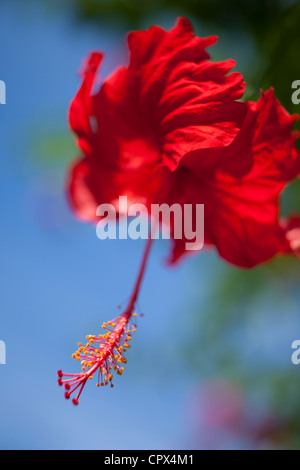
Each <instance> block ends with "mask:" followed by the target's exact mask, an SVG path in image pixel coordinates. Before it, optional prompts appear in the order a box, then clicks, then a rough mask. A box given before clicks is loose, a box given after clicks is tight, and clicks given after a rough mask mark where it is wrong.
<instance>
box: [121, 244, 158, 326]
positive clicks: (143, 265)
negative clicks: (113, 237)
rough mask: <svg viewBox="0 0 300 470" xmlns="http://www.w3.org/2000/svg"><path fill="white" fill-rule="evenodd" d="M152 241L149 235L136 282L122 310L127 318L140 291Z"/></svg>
mask: <svg viewBox="0 0 300 470" xmlns="http://www.w3.org/2000/svg"><path fill="white" fill-rule="evenodd" d="M152 243H153V239H152V238H151V237H150V238H149V239H148V241H147V244H146V248H145V251H144V255H143V258H142V262H141V266H140V270H139V273H138V277H137V279H136V282H135V285H134V288H133V291H132V294H131V297H130V300H129V302H128V305H127V307H126V309H125V311H124V312H123V316H124V317H127V318H128V319H129V318H130V317H131V315H132V312H133V309H134V306H135V303H136V301H137V298H138V295H139V291H140V287H141V283H142V280H143V277H144V274H145V269H146V265H147V261H148V258H149V253H150V250H151V246H152Z"/></svg>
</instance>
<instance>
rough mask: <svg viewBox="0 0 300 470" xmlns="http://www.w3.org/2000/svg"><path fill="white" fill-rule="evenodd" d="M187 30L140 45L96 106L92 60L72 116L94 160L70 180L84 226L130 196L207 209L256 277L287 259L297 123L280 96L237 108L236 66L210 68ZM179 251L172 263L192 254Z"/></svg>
mask: <svg viewBox="0 0 300 470" xmlns="http://www.w3.org/2000/svg"><path fill="white" fill-rule="evenodd" d="M215 41H216V38H215V37H210V38H205V39H201V38H197V37H196V36H195V35H194V32H193V28H192V26H191V24H190V23H189V22H188V21H187V20H186V19H183V18H181V19H180V20H179V21H178V23H177V25H176V26H175V27H174V28H173V29H172V30H171V31H169V32H166V31H164V30H163V29H161V28H158V27H156V26H155V27H152V28H150V29H149V30H148V31H141V32H134V33H130V34H129V36H128V44H129V49H130V63H129V65H128V67H121V68H119V69H118V70H117V71H116V72H115V73H114V74H113V75H112V76H111V77H109V78H108V79H107V80H106V81H105V82H104V83H103V84H102V86H101V88H100V90H99V91H98V92H95V94H93V86H94V82H95V79H96V75H97V70H98V67H99V65H100V63H101V60H102V55H101V54H100V53H93V54H91V55H90V57H89V58H88V60H87V62H86V64H85V66H84V69H83V72H82V76H83V83H82V86H81V88H80V90H79V92H78V94H77V95H76V97H75V99H74V100H73V102H72V105H71V108H70V125H71V128H72V129H73V131H75V133H76V134H77V135H78V145H79V147H80V148H81V150H82V152H83V153H84V158H82V159H81V160H80V161H79V162H77V163H76V164H75V166H74V167H73V168H72V172H71V175H70V185H69V187H70V195H71V202H72V205H73V207H74V209H75V211H76V213H77V214H78V215H79V216H80V217H81V218H83V219H85V220H95V219H96V208H97V206H98V205H100V204H102V203H105V202H108V203H113V202H114V201H116V200H117V199H118V197H119V195H122V194H126V195H127V196H128V198H129V199H130V201H131V202H140V203H144V204H146V205H148V206H149V205H150V204H151V203H176V202H177V203H180V204H185V203H193V204H195V203H199V204H200V203H203V204H204V205H205V224H204V225H205V242H206V244H207V245H213V246H216V247H217V249H218V251H219V253H220V255H221V256H222V257H223V258H225V259H226V260H228V261H229V262H231V263H233V264H235V265H238V266H242V267H252V266H255V265H256V264H259V263H261V262H264V261H266V260H268V259H270V258H271V257H273V256H274V255H275V254H276V253H277V252H278V250H279V245H280V243H281V240H282V230H281V229H280V226H279V221H278V219H279V201H278V199H279V196H280V193H281V192H282V190H283V188H284V186H285V185H286V184H287V182H289V181H290V180H292V179H294V178H295V177H296V176H297V174H298V173H299V168H300V164H299V161H300V158H299V154H298V153H297V150H296V148H295V136H294V135H293V134H292V132H291V129H292V124H293V122H294V118H292V117H290V116H289V114H288V113H287V112H286V111H285V110H284V109H283V108H282V106H281V105H280V104H279V102H278V101H277V100H276V99H275V97H274V95H273V92H272V91H269V92H267V93H266V94H262V97H261V99H260V100H259V102H258V103H243V102H240V101H238V100H239V99H240V98H241V97H242V95H243V92H244V82H243V77H242V76H241V75H240V74H239V73H237V72H233V73H230V74H228V72H229V71H230V69H232V67H233V66H234V61H232V60H227V61H225V62H211V61H210V60H209V55H208V54H207V52H206V48H207V47H208V46H211V45H213V44H214V43H215ZM185 251H186V250H185V240H184V239H182V240H174V249H173V254H172V256H171V258H170V259H171V261H172V262H174V261H176V260H178V259H179V258H180V257H181V255H182V254H184V253H185Z"/></svg>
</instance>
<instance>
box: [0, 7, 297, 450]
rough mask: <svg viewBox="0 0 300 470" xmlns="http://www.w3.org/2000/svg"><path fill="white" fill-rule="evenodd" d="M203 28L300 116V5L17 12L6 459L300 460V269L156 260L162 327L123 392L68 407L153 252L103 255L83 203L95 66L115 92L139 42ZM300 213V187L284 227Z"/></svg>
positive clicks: (0, 50)
mask: <svg viewBox="0 0 300 470" xmlns="http://www.w3.org/2000/svg"><path fill="white" fill-rule="evenodd" d="M178 16H186V17H188V18H189V19H190V20H191V21H192V22H193V24H194V26H195V29H196V32H197V34H198V35H201V36H205V35H211V34H217V35H218V36H219V38H220V39H219V43H218V44H217V46H215V47H214V49H213V50H211V51H210V52H211V54H212V57H213V59H216V60H223V59H227V58H230V57H231V58H234V59H235V60H236V61H237V67H236V69H237V70H238V71H240V72H242V73H243V74H244V77H245V80H246V82H247V90H246V94H245V98H247V99H252V98H253V99H257V98H258V96H259V93H260V88H263V89H267V88H269V87H270V86H273V87H274V88H275V91H276V94H277V96H278V97H279V99H280V100H281V101H282V103H283V104H284V105H285V107H286V108H287V109H288V110H289V111H290V112H291V113H294V112H300V105H299V106H298V107H297V106H294V105H293V104H292V102H291V94H292V91H291V84H292V82H293V81H294V80H297V79H298V80H299V79H300V65H299V60H298V56H299V50H300V49H299V47H300V40H299V24H300V3H299V2H295V1H288V0H272V1H268V0H251V1H246V0H239V1H237V0H227V1H221V0H184V2H183V1H181V0H180V1H179V0H178V1H177V0H153V1H151V2H148V1H141V0H131V1H129V0H73V1H64V2H61V1H60V2H58V1H57V2H56V1H54V0H49V1H47V0H43V1H38V0H36V1H34V0H32V1H30V0H22V1H21V0H20V1H18V0H9V1H8V0H0V79H1V80H4V81H5V82H6V86H7V104H6V106H1V107H0V158H1V172H0V214H1V231H0V237H1V243H0V253H1V262H0V276H1V279H0V280H1V283H0V311H1V314H0V339H1V340H3V341H5V343H6V348H7V358H6V360H7V364H6V365H0V448H1V449H109V450H113V449H122V450H125V449H174V450H175V449H183V450H184V449H217V450H221V449H235V450H237V449H252V450H253V449H299V448H300V394H299V390H300V366H298V367H297V366H295V365H293V364H292V362H291V354H292V350H291V344H292V342H293V341H294V340H296V339H300V308H299V307H300V295H299V280H300V269H299V261H296V260H293V259H289V258H281V259H276V260H274V261H272V262H271V263H268V264H266V265H264V266H262V267H259V268H256V269H254V270H252V271H244V270H238V269H235V268H233V267H231V266H229V265H227V264H225V263H223V262H222V261H221V260H219V258H218V256H217V255H216V254H214V253H204V252H203V253H202V254H201V255H199V256H197V257H194V258H189V259H188V260H186V261H185V262H184V263H183V264H181V265H180V266H178V267H177V268H175V269H170V268H167V267H166V266H165V264H164V260H165V258H166V256H167V253H168V249H169V246H168V243H167V242H163V241H159V242H158V243H156V244H155V245H154V248H153V253H152V256H151V260H150V264H149V266H148V269H147V273H146V277H145V280H144V283H143V288H142V292H141V296H140V300H139V310H140V311H141V312H143V313H144V315H145V316H144V317H143V318H141V319H139V322H138V323H139V327H138V330H137V333H136V334H135V336H134V338H133V342H132V349H131V350H130V352H129V354H128V364H127V366H126V373H125V374H124V375H123V376H122V378H119V377H118V378H117V379H116V381H115V385H116V386H115V388H114V389H113V390H111V389H109V390H107V389H104V390H103V389H101V390H99V389H97V388H96V386H95V383H93V382H91V383H89V384H88V386H87V387H86V389H85V392H84V394H83V396H82V399H81V403H80V406H79V407H77V408H75V407H74V406H72V404H71V403H69V402H67V401H66V400H65V399H64V398H63V392H62V390H61V389H60V388H59V387H57V384H56V371H57V370H58V369H60V368H62V369H63V370H66V371H70V372H71V371H73V370H74V371H75V370H76V368H77V363H76V362H75V361H73V360H72V359H71V353H72V352H73V351H74V350H75V349H76V345H77V342H78V341H81V340H83V339H84V337H85V335H86V334H96V333H97V332H98V330H99V327H100V325H101V324H102V322H103V321H106V320H109V319H111V318H113V317H114V316H115V314H116V313H117V312H118V310H117V306H118V305H119V304H120V303H121V302H122V301H123V300H124V299H126V298H127V297H128V295H129V293H130V290H131V288H132V285H133V282H134V278H135V275H136V272H137V269H138V265H139V260H140V257H141V254H142V251H143V243H142V242H141V243H140V242H138V241H130V240H126V241H117V240H113V241H106V242H100V241H99V240H98V239H97V237H96V233H95V228H94V227H92V226H89V225H87V224H82V223H80V222H78V221H77V220H76V219H75V218H74V216H73V214H72V213H71V211H70V209H69V206H68V203H67V200H66V196H65V187H64V184H65V176H66V170H67V167H68V165H69V164H70V162H71V161H72V159H73V158H74V157H75V156H76V155H77V150H76V148H75V145H74V141H73V137H72V135H71V133H70V131H69V129H68V124H67V110H68V106H69V103H70V100H71V99H72V97H73V96H74V93H75V92H76V90H77V88H78V85H79V80H78V75H77V71H78V69H79V68H80V65H81V62H82V60H83V58H84V57H85V56H86V54H87V53H88V52H89V51H90V50H91V49H100V50H102V51H104V52H105V55H106V60H105V63H104V67H103V69H102V75H103V76H106V75H107V74H108V73H110V72H111V71H112V70H114V69H115V68H116V67H117V66H118V65H120V64H121V63H123V62H124V60H126V57H127V55H126V45H125V41H124V37H125V34H126V32H127V31H129V30H132V29H141V28H148V27H149V26H150V25H151V24H158V25H160V26H162V27H165V28H170V27H171V26H173V24H174V22H175V20H176V18H177V17H178ZM299 210H300V187H299V183H297V182H296V183H294V184H293V185H292V186H291V187H290V188H289V189H288V190H287V191H286V192H285V193H284V194H283V203H282V212H283V213H285V212H286V211H288V212H293V211H298V212H299Z"/></svg>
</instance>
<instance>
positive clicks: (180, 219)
mask: <svg viewBox="0 0 300 470" xmlns="http://www.w3.org/2000/svg"><path fill="white" fill-rule="evenodd" d="M117 213H119V214H120V215H121V220H122V222H123V223H121V224H117V222H118V216H117ZM96 215H97V216H98V217H101V220H100V221H99V222H98V224H97V227H96V233H97V237H98V238H99V239H100V240H106V239H111V240H116V239H121V240H124V239H127V238H130V239H132V240H138V239H143V240H147V239H148V238H152V239H158V238H159V230H158V229H157V227H158V223H159V225H160V228H161V237H162V238H163V239H170V238H174V239H175V240H183V239H184V240H185V249H186V250H201V249H202V248H203V246H204V205H203V204H184V205H181V204H177V203H175V204H172V205H171V206H169V205H168V204H151V209H150V213H149V210H148V208H147V207H146V206H145V205H144V204H137V203H136V204H128V199H127V196H120V197H119V199H118V201H116V203H115V204H101V205H100V206H98V208H97V211H96ZM158 221H159V222H158ZM149 222H150V223H149ZM117 225H118V230H117ZM171 227H172V230H171Z"/></svg>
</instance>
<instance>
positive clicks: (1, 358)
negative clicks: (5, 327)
mask: <svg viewBox="0 0 300 470" xmlns="http://www.w3.org/2000/svg"><path fill="white" fill-rule="evenodd" d="M0 364H6V345H5V343H4V341H2V340H0Z"/></svg>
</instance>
